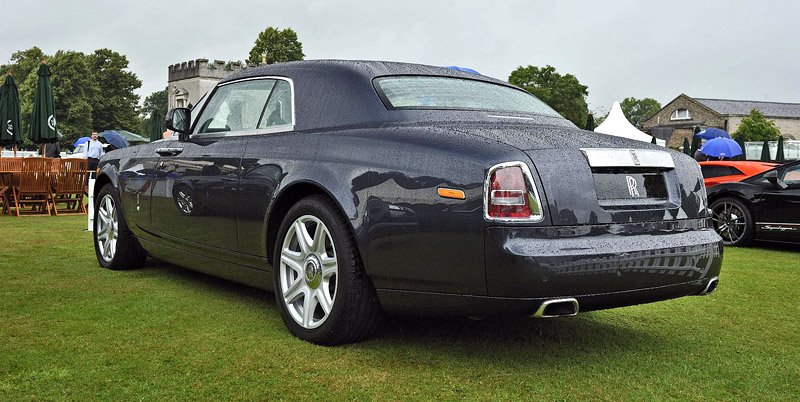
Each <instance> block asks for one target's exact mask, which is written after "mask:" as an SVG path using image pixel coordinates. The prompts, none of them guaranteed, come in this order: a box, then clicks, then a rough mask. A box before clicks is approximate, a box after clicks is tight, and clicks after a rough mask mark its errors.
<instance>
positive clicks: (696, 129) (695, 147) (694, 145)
mask: <svg viewBox="0 0 800 402" xmlns="http://www.w3.org/2000/svg"><path fill="white" fill-rule="evenodd" d="M700 131H702V130H700V127H697V126H694V134H693V135H692V156H694V153H695V152H697V150H698V149H700V144H701V143H702V140H701V139H700V137H698V136H697V133H699V132H700Z"/></svg>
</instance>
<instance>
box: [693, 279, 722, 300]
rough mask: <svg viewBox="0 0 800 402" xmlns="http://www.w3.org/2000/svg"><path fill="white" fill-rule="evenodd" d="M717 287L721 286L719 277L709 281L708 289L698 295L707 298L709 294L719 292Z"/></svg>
mask: <svg viewBox="0 0 800 402" xmlns="http://www.w3.org/2000/svg"><path fill="white" fill-rule="evenodd" d="M717 285H719V277H718V276H715V277H713V278H711V279H709V280H708V283H707V284H706V287H705V288H703V290H702V291H701V292H700V293H698V294H699V295H700V296H705V295H707V294H711V293H712V292H713V291H715V290H717Z"/></svg>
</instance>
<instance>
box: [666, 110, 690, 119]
mask: <svg viewBox="0 0 800 402" xmlns="http://www.w3.org/2000/svg"><path fill="white" fill-rule="evenodd" d="M691 118H692V114H691V113H689V109H678V110H676V111H674V112H672V116H670V117H669V119H670V120H689V119H691Z"/></svg>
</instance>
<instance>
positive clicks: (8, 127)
mask: <svg viewBox="0 0 800 402" xmlns="http://www.w3.org/2000/svg"><path fill="white" fill-rule="evenodd" d="M21 143H22V133H20V118H19V91H18V90H17V84H15V83H14V78H13V77H12V76H11V74H8V75H7V76H6V82H5V83H4V84H3V86H2V87H0V146H3V147H5V146H8V145H13V146H14V156H17V144H21Z"/></svg>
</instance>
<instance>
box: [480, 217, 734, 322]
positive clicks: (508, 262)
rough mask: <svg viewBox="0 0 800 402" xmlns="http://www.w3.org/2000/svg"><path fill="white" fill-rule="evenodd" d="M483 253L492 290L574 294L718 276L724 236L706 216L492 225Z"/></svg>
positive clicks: (494, 292)
mask: <svg viewBox="0 0 800 402" xmlns="http://www.w3.org/2000/svg"><path fill="white" fill-rule="evenodd" d="M485 258H486V284H487V291H488V294H489V295H490V296H502V297H522V298H541V297H545V298H555V297H576V296H589V295H598V294H613V293H615V292H626V291H632V290H639V289H651V288H659V287H665V286H676V285H681V284H688V283H693V282H697V281H701V282H702V281H704V280H705V281H707V280H708V279H710V278H712V277H714V276H718V275H719V271H720V266H721V265H722V242H721V239H720V237H719V236H718V235H717V234H716V232H714V230H713V229H711V228H709V227H708V225H707V222H706V220H704V219H693V220H682V221H667V222H648V223H637V224H624V225H586V226H566V227H549V228H530V227H524V228H523V227H520V228H509V227H492V228H488V229H487V230H486V236H485ZM690 293H692V292H690ZM695 293H696V292H695ZM581 309H582V310H583V309H584V308H583V307H582V308H581Z"/></svg>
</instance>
